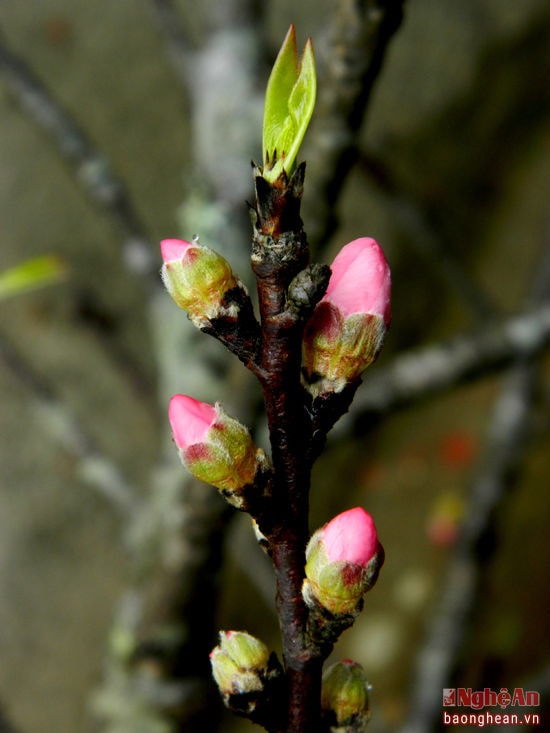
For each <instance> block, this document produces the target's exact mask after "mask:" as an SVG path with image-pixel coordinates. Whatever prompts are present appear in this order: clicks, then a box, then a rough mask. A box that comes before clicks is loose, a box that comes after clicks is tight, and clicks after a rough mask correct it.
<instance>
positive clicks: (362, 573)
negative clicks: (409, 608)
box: [302, 507, 384, 615]
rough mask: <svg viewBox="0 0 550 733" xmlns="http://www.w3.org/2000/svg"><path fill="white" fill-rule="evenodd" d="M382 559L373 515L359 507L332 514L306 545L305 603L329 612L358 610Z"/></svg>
mask: <svg viewBox="0 0 550 733" xmlns="http://www.w3.org/2000/svg"><path fill="white" fill-rule="evenodd" d="M383 561H384V550H383V548H382V545H381V544H380V542H379V540H378V535H377V532H376V527H375V525H374V522H373V519H372V517H371V516H370V514H368V513H367V512H366V511H365V510H364V509H363V508H362V507H356V508H355V509H349V510H348V511H346V512H343V513H342V514H338V516H336V517H334V519H332V520H331V521H330V522H329V523H328V524H325V525H324V526H323V527H321V529H318V530H317V531H316V532H314V534H313V535H312V537H311V539H310V540H309V543H308V545H307V548H306V567H305V573H306V580H305V581H304V586H303V590H302V592H303V595H304V599H305V601H306V603H307V604H308V605H309V606H311V607H314V606H315V605H316V604H317V605H320V606H322V607H323V608H325V609H326V610H327V611H329V612H330V613H331V614H333V615H341V614H352V615H355V614H357V613H359V611H360V610H361V604H362V600H363V596H364V595H365V593H366V592H367V591H368V590H370V589H371V588H372V586H373V585H374V583H375V582H376V579H377V577H378V572H379V570H380V568H381V567H382V563H383Z"/></svg>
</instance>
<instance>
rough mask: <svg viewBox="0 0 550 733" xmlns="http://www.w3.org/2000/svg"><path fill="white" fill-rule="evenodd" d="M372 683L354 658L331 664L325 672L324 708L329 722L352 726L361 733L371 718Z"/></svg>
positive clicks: (351, 727) (323, 685)
mask: <svg viewBox="0 0 550 733" xmlns="http://www.w3.org/2000/svg"><path fill="white" fill-rule="evenodd" d="M369 690H370V685H369V683H368V681H367V678H366V675H365V672H364V670H363V668H362V667H361V665H360V664H357V663H356V662H353V661H352V660H351V659H345V660H343V661H342V662H336V664H333V665H331V666H330V667H328V668H327V669H326V670H325V672H324V673H323V683H322V689H321V708H322V710H323V717H324V718H325V719H326V720H327V722H328V723H329V724H330V725H337V726H343V727H345V726H349V728H348V729H351V730H353V731H354V732H355V731H357V733H360V731H363V730H365V727H366V725H367V723H368V721H369V719H370V716H371V713H370V707H369V694H368V693H369Z"/></svg>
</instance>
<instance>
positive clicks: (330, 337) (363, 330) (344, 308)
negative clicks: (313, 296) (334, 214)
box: [304, 237, 391, 396]
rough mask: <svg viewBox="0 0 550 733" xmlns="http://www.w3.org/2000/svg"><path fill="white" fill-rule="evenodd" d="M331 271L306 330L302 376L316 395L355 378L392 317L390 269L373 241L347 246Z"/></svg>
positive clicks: (373, 356)
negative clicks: (323, 293) (324, 290)
mask: <svg viewBox="0 0 550 733" xmlns="http://www.w3.org/2000/svg"><path fill="white" fill-rule="evenodd" d="M331 270H332V275H331V277H330V280H329V283H328V287H327V290H326V293H325V295H324V297H323V298H322V299H321V301H320V302H319V303H318V304H317V306H316V308H315V310H314V311H313V315H312V316H311V318H310V320H309V321H308V323H307V325H306V328H305V332H304V376H305V379H306V382H307V383H308V389H309V390H310V391H311V393H312V394H313V395H314V396H318V395H319V394H322V393H325V392H340V391H341V390H342V389H343V388H344V387H345V385H346V384H347V383H348V382H351V381H354V380H355V379H358V378H359V377H360V376H361V373H362V372H363V371H364V370H365V369H366V368H367V366H369V364H371V363H372V362H373V361H374V360H375V359H376V358H377V356H378V354H379V353H380V350H381V348H382V345H383V343H384V337H385V335H386V331H387V329H388V327H389V325H390V321H391V305H390V293H391V275H390V268H389V265H388V263H387V260H386V258H385V256H384V253H383V252H382V249H381V248H380V246H379V244H378V243H377V242H376V241H375V240H374V239H370V238H366V237H363V238H361V239H355V240H354V241H353V242H350V243H349V244H347V245H346V246H345V247H343V248H342V250H341V251H340V252H339V254H338V255H337V256H336V257H335V259H334V261H333V263H332V265H331Z"/></svg>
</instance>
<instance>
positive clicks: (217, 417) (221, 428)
mask: <svg viewBox="0 0 550 733" xmlns="http://www.w3.org/2000/svg"><path fill="white" fill-rule="evenodd" d="M168 417H169V420H170V424H171V426H172V433H173V436H174V441H175V443H176V445H177V447H178V449H179V453H180V457H181V460H182V463H183V464H184V466H185V467H186V468H187V469H188V470H189V472H190V473H192V474H193V476H195V478H198V479H200V480H201V481H205V482H206V483H209V484H212V485H213V486H216V487H217V488H218V489H220V490H221V491H222V493H223V494H224V495H225V497H226V498H227V500H228V501H229V502H230V503H231V504H233V505H234V506H237V507H238V508H243V506H242V502H243V497H242V495H241V490H242V489H243V488H244V487H245V486H248V485H250V484H252V483H253V482H254V478H255V476H256V472H257V470H258V468H259V467H260V466H261V465H264V464H265V463H266V461H267V459H266V457H265V454H264V453H263V451H262V450H260V449H257V448H256V446H255V445H254V442H253V440H252V437H251V435H250V433H249V431H248V429H247V428H246V427H245V426H244V425H242V424H241V423H240V422H239V421H238V420H235V419H234V418H232V417H230V416H229V415H227V413H226V412H224V410H223V409H222V407H221V405H220V404H219V403H216V405H209V404H207V403H206V402H200V401H199V400H195V399H193V397H188V396H187V395H182V394H179V395H175V396H174V397H172V399H171V400H170V407H169V409H168Z"/></svg>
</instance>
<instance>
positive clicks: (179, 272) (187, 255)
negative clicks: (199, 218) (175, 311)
mask: <svg viewBox="0 0 550 733" xmlns="http://www.w3.org/2000/svg"><path fill="white" fill-rule="evenodd" d="M160 249H161V254H162V259H163V262H164V264H163V266H162V269H161V276H162V281H163V283H164V285H165V286H166V289H167V290H168V292H169V293H170V295H171V296H172V298H173V300H174V301H175V303H176V304H177V305H178V306H179V307H180V308H183V310H185V311H187V313H188V314H189V318H190V319H191V320H192V321H193V323H194V324H195V325H196V326H198V327H199V328H201V327H203V326H204V325H206V324H207V323H208V320H209V319H212V318H218V317H220V316H227V315H236V313H232V312H231V306H229V308H227V307H225V306H224V305H223V302H222V301H223V298H224V296H225V295H226V293H227V292H228V291H230V290H232V289H234V288H237V287H239V288H244V285H243V284H242V283H241V282H240V281H239V280H238V279H237V278H236V277H235V275H233V272H232V270H231V266H230V264H229V263H228V262H227V260H225V259H224V258H223V257H222V256H221V255H219V254H218V253H217V252H214V250H212V249H210V248H209V247H204V246H202V245H200V244H199V243H198V239H196V240H194V241H193V242H186V241H184V240H183V239H164V240H163V241H162V242H161V243H160ZM233 309H235V306H233Z"/></svg>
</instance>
